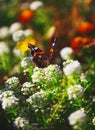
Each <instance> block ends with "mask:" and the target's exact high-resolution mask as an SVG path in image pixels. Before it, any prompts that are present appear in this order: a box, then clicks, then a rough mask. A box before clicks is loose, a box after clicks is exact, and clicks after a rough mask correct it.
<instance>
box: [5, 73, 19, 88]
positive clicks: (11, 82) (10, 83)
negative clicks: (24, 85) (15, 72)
mask: <svg viewBox="0 0 95 130" xmlns="http://www.w3.org/2000/svg"><path fill="white" fill-rule="evenodd" d="M19 83H20V81H19V79H18V77H15V76H14V77H11V78H9V79H8V80H7V81H6V82H5V86H6V87H8V88H9V89H11V88H15V87H17V86H18V84H19Z"/></svg>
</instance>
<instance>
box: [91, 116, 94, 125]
mask: <svg viewBox="0 0 95 130" xmlns="http://www.w3.org/2000/svg"><path fill="white" fill-rule="evenodd" d="M92 123H93V125H95V116H94V118H93V119H92Z"/></svg>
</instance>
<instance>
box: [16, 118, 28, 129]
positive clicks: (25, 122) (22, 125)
mask: <svg viewBox="0 0 95 130" xmlns="http://www.w3.org/2000/svg"><path fill="white" fill-rule="evenodd" d="M28 124H29V121H28V120H27V119H25V118H24V117H17V118H16V119H15V121H14V125H15V126H16V127H17V128H25V127H26V126H27V125H28Z"/></svg>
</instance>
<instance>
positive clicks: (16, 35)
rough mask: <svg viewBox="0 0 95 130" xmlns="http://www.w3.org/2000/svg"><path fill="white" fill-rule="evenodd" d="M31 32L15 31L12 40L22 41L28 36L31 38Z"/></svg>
mask: <svg viewBox="0 0 95 130" xmlns="http://www.w3.org/2000/svg"><path fill="white" fill-rule="evenodd" d="M32 34H33V31H32V30H31V29H26V30H17V31H15V32H14V33H13V34H12V38H13V40H14V41H15V42H19V41H22V40H24V39H25V38H26V37H28V36H32Z"/></svg>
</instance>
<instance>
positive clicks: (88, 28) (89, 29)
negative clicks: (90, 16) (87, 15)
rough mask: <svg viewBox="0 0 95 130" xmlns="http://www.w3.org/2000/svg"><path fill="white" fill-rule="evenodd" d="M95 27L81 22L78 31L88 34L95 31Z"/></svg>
mask: <svg viewBox="0 0 95 130" xmlns="http://www.w3.org/2000/svg"><path fill="white" fill-rule="evenodd" d="M94 28H95V27H94V25H93V24H92V23H90V22H81V23H80V24H79V26H78V28H77V31H78V32H79V33H82V34H87V33H89V32H92V31H93V30H94Z"/></svg>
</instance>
